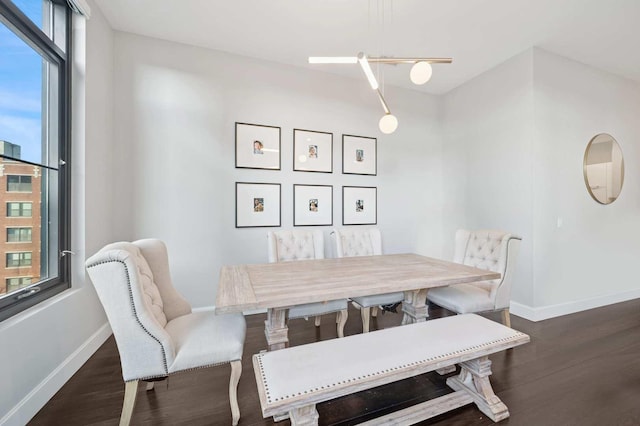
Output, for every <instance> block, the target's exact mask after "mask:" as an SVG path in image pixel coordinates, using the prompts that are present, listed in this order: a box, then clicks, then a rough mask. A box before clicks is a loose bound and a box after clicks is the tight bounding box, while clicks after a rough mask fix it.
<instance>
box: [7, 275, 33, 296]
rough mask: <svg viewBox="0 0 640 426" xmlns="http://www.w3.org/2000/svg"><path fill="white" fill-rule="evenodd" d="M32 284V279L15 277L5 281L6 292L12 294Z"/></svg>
mask: <svg viewBox="0 0 640 426" xmlns="http://www.w3.org/2000/svg"><path fill="white" fill-rule="evenodd" d="M29 284H31V277H13V278H7V279H6V280H5V285H6V292H7V293H11V292H13V291H16V290H19V289H21V288H23V287H26V286H28V285H29Z"/></svg>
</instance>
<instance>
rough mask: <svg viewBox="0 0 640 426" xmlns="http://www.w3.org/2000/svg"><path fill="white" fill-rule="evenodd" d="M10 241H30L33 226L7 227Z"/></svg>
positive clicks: (8, 240)
mask: <svg viewBox="0 0 640 426" xmlns="http://www.w3.org/2000/svg"><path fill="white" fill-rule="evenodd" d="M7 242H8V243H30V242H31V228H7Z"/></svg>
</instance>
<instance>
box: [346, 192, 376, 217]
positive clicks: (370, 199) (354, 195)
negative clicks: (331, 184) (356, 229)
mask: <svg viewBox="0 0 640 426" xmlns="http://www.w3.org/2000/svg"><path fill="white" fill-rule="evenodd" d="M359 202H360V203H359ZM358 204H359V207H358ZM371 204H373V206H374V207H373V209H371V207H370V206H371ZM367 206H369V207H367ZM358 208H360V210H358ZM342 224H343V225H377V224H378V187H377V186H343V187H342Z"/></svg>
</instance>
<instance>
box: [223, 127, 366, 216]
mask: <svg viewBox="0 0 640 426" xmlns="http://www.w3.org/2000/svg"><path fill="white" fill-rule="evenodd" d="M339 135H340V137H339V138H338V141H339V143H340V144H341V145H342V146H341V147H338V148H337V149H334V148H335V147H334V140H335V139H334V133H333V132H330V131H326V130H306V129H301V128H296V127H294V128H291V130H287V129H285V131H284V132H283V131H282V127H280V126H278V125H274V124H268V125H265V124H251V123H245V122H236V123H235V168H236V169H239V170H238V172H237V173H236V176H238V177H239V178H241V177H242V176H246V179H244V180H242V179H237V181H236V188H235V189H236V190H235V223H236V228H261V227H281V226H284V227H289V226H294V227H304V226H334V225H335V224H334V220H333V218H334V213H336V214H339V215H340V216H341V222H342V225H375V224H377V220H378V218H377V197H378V189H377V186H376V183H377V182H376V181H377V179H376V177H377V176H378V170H377V164H378V158H377V155H378V152H377V139H376V138H375V137H368V136H356V135H351V134H345V133H342V134H339ZM283 154H284V159H285V164H287V163H288V161H287V158H290V159H291V160H292V161H291V163H288V164H292V166H291V167H292V168H291V169H288V168H287V167H286V166H285V167H284V169H283V167H282V159H283ZM289 155H290V156H291V157H289ZM336 163H337V164H338V165H340V164H341V165H342V170H341V171H338V172H337V173H336V172H334V164H336ZM242 169H247V170H246V171H242ZM248 169H251V170H248ZM273 171H276V172H277V173H276V174H273V173H272V172H273ZM289 172H293V173H289ZM263 173H264V179H263V178H262V175H263ZM358 175H359V176H358ZM366 183H369V185H367V184H366ZM336 185H337V187H338V188H341V191H340V193H336V191H334V190H333V189H334V187H336ZM288 206H293V208H292V209H291V210H289V208H290V207H288ZM283 208H286V210H285V213H284V219H285V223H283V220H282V219H283V210H282V209H283ZM334 209H335V210H334ZM289 214H291V216H289ZM289 221H290V223H289Z"/></svg>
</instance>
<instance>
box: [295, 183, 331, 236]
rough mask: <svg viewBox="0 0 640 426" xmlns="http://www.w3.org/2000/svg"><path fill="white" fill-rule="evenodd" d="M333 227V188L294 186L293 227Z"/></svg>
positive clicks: (324, 186) (329, 186) (327, 186)
mask: <svg viewBox="0 0 640 426" xmlns="http://www.w3.org/2000/svg"><path fill="white" fill-rule="evenodd" d="M322 225H333V186H331V185H293V226H322Z"/></svg>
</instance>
